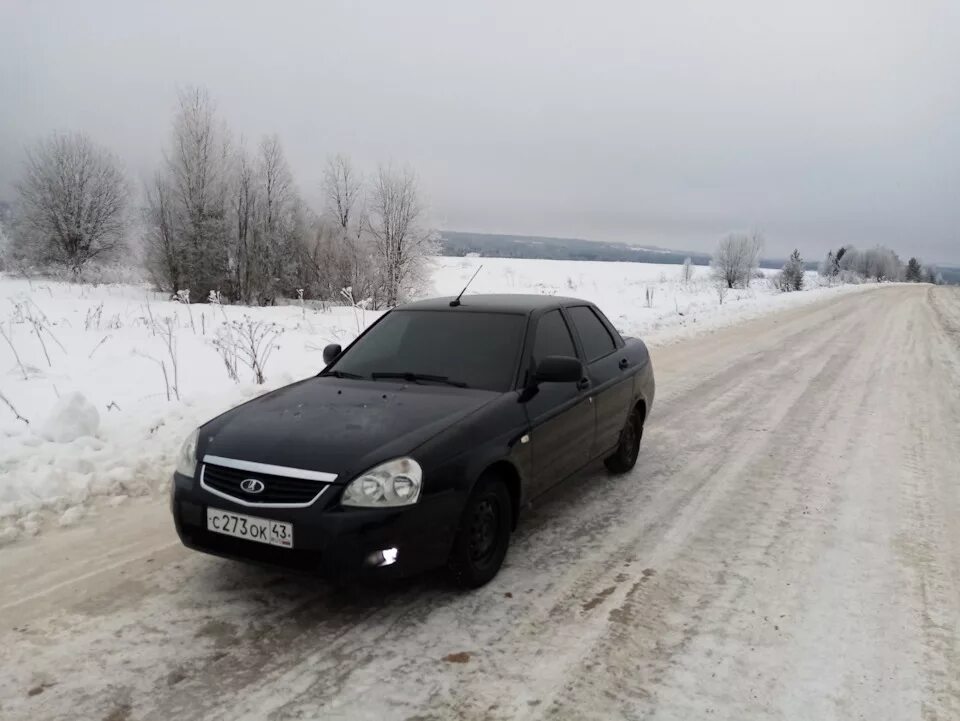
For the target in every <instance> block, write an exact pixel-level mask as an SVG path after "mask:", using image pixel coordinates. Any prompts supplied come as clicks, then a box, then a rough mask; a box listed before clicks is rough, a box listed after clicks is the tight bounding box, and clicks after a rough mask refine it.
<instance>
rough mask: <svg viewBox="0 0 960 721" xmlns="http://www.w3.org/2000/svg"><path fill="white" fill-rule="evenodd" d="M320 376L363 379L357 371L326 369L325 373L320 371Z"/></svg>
mask: <svg viewBox="0 0 960 721" xmlns="http://www.w3.org/2000/svg"><path fill="white" fill-rule="evenodd" d="M320 375H322V376H333V377H334V378H353V379H355V380H361V381H362V380H364V378H365V377H364V376H362V375H360V374H359V373H348V372H347V371H327V372H326V373H321V374H320Z"/></svg>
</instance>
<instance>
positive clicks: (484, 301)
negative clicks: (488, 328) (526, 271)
mask: <svg viewBox="0 0 960 721" xmlns="http://www.w3.org/2000/svg"><path fill="white" fill-rule="evenodd" d="M455 297H456V296H447V297H445V298H427V299H425V300H418V301H414V302H413V303H406V304H404V305H401V306H399V307H398V309H399V310H449V311H459V312H463V311H470V310H475V311H480V310H482V311H496V312H499V313H532V312H534V311H537V310H541V309H543V308H557V307H559V306H568V305H593V303H591V302H590V301H586V300H581V299H579V298H567V297H565V296H560V295H535V294H533V293H497V294H480V293H477V294H475V295H464V296H463V297H462V298H461V299H460V305H457V306H451V305H450V301H452V300H454V298H455Z"/></svg>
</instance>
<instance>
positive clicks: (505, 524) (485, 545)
mask: <svg viewBox="0 0 960 721" xmlns="http://www.w3.org/2000/svg"><path fill="white" fill-rule="evenodd" d="M511 517H512V511H511V506H510V493H509V492H508V491H507V486H506V484H505V483H504V482H503V481H502V480H501V479H499V478H497V477H496V476H488V477H485V478H481V479H480V480H479V481H478V482H477V485H476V487H475V488H474V489H473V493H471V494H470V500H468V501H467V507H466V508H465V509H464V512H463V517H462V519H461V521H460V529H459V530H458V531H457V537H456V539H455V540H454V543H453V550H452V551H451V553H450V563H449V567H450V575H451V576H452V578H453V580H454V582H456V583H457V585H459V586H462V587H463V588H478V587H480V586H482V585H484V584H485V583H487V582H488V581H489V580H490V579H492V578H493V577H494V576H496V575H497V572H498V571H499V570H500V566H502V565H503V559H504V557H505V556H506V555H507V547H508V546H509V545H510V527H511Z"/></svg>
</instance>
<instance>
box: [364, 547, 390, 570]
mask: <svg viewBox="0 0 960 721" xmlns="http://www.w3.org/2000/svg"><path fill="white" fill-rule="evenodd" d="M396 562H397V549H396V548H384V549H383V550H381V551H374V552H373V553H371V554H370V555H369V556H367V565H368V566H376V567H377V568H380V567H381V566H390V565H392V564H394V563H396Z"/></svg>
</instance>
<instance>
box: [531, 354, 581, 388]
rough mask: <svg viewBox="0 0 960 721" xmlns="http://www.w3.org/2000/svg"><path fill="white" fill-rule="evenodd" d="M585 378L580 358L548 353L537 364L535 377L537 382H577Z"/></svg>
mask: <svg viewBox="0 0 960 721" xmlns="http://www.w3.org/2000/svg"><path fill="white" fill-rule="evenodd" d="M581 378H583V364H582V363H581V362H580V360H579V359H578V358H572V357H570V356H563V355H548V356H547V357H546V358H544V359H543V360H542V361H540V363H539V365H538V366H537V370H536V372H535V373H534V375H533V379H534V380H535V381H536V382H537V383H576V382H577V381H579V380H580V379H581Z"/></svg>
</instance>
